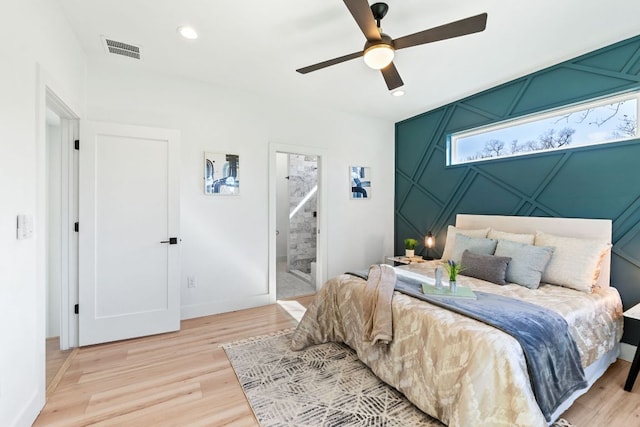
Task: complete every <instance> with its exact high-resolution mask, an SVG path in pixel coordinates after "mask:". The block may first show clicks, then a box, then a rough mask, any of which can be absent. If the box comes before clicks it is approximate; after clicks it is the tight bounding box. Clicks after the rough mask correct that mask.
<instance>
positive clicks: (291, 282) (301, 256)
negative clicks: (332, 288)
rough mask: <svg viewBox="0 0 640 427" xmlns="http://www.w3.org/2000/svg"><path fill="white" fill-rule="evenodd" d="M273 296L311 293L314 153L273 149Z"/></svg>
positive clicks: (315, 213) (315, 187)
mask: <svg viewBox="0 0 640 427" xmlns="http://www.w3.org/2000/svg"><path fill="white" fill-rule="evenodd" d="M276 170H277V187H276V193H277V195H276V217H277V224H276V227H277V228H276V236H277V237H276V261H277V266H276V298H277V299H287V298H294V297H298V296H302V295H309V294H312V293H315V289H316V286H315V283H316V270H317V269H316V265H317V232H318V156H313V155H305V154H294V153H276Z"/></svg>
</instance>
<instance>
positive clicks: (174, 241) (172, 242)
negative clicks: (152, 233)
mask: <svg viewBox="0 0 640 427" xmlns="http://www.w3.org/2000/svg"><path fill="white" fill-rule="evenodd" d="M160 243H168V244H170V245H177V244H178V238H177V237H169V240H163V241H162V242H160Z"/></svg>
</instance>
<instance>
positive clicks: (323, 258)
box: [268, 142, 328, 303]
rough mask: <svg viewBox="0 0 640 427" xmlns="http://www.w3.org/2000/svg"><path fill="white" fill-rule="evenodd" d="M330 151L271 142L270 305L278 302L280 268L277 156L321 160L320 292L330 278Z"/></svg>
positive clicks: (318, 238) (319, 220) (319, 202)
mask: <svg viewBox="0 0 640 427" xmlns="http://www.w3.org/2000/svg"><path fill="white" fill-rule="evenodd" d="M327 152H328V151H327V150H326V149H324V148H318V147H308V146H304V145H292V144H280V143H275V142H270V143H269V215H268V216H269V227H268V233H269V236H268V242H269V249H268V252H269V256H268V258H269V266H268V272H269V280H268V290H269V302H270V303H275V302H276V268H277V246H276V239H277V238H276V229H277V226H276V225H277V218H276V206H277V191H276V188H277V185H276V184H277V167H276V154H277V153H286V154H303V155H307V156H317V158H318V193H317V194H318V229H317V241H316V254H317V258H316V282H315V283H314V286H315V288H316V291H318V290H320V288H321V287H322V284H323V283H324V282H325V280H326V278H327V234H328V233H327V206H328V204H327V191H326V189H327V173H326V172H325V170H326V169H327V167H326V164H327Z"/></svg>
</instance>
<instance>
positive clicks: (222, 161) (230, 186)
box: [204, 152, 240, 196]
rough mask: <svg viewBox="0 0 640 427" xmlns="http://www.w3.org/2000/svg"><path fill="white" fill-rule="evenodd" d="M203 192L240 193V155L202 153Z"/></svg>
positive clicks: (215, 193)
mask: <svg viewBox="0 0 640 427" xmlns="http://www.w3.org/2000/svg"><path fill="white" fill-rule="evenodd" d="M204 194H208V195H214V196H215V195H238V194H240V156H239V155H237V154H224V153H207V152H205V153H204Z"/></svg>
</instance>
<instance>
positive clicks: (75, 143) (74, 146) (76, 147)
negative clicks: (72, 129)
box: [73, 139, 80, 150]
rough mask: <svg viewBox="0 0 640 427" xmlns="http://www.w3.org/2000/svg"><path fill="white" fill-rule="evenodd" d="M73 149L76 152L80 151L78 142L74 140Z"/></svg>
mask: <svg viewBox="0 0 640 427" xmlns="http://www.w3.org/2000/svg"><path fill="white" fill-rule="evenodd" d="M73 148H75V149H76V150H79V149H80V140H79V139H76V140H75V141H73Z"/></svg>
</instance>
